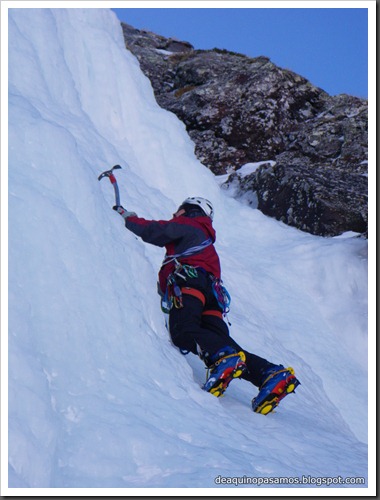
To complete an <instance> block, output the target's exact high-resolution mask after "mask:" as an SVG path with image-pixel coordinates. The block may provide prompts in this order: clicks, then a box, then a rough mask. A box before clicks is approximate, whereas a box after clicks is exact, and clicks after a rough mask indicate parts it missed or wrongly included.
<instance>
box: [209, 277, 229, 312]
mask: <svg viewBox="0 0 380 500" xmlns="http://www.w3.org/2000/svg"><path fill="white" fill-rule="evenodd" d="M210 278H211V280H212V291H213V292H214V295H215V298H216V300H217V301H218V305H219V307H220V308H221V310H222V311H223V315H224V316H225V315H227V314H228V313H229V311H230V304H231V295H230V294H229V293H228V290H227V288H226V287H225V286H224V285H223V281H222V280H221V279H220V278H216V277H215V276H212V275H210Z"/></svg>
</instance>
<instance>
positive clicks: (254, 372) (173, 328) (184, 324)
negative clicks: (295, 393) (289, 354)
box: [169, 271, 273, 387]
mask: <svg viewBox="0 0 380 500" xmlns="http://www.w3.org/2000/svg"><path fill="white" fill-rule="evenodd" d="M178 285H179V286H180V287H181V290H182V294H183V295H182V298H183V307H181V308H178V309H177V308H175V307H173V308H172V310H171V311H170V313H169V332H170V336H171V339H172V342H173V344H174V345H175V346H177V347H178V348H179V349H181V350H185V351H190V352H192V353H194V354H199V353H198V350H197V345H198V346H199V347H200V349H201V351H202V353H203V354H205V353H207V354H208V355H209V356H213V355H214V354H216V353H217V352H218V351H219V350H221V349H223V348H224V347H227V346H230V347H232V348H234V349H236V350H237V351H243V352H244V354H245V356H246V365H247V368H248V370H247V371H246V372H245V373H244V374H243V376H242V378H244V379H246V380H248V381H250V382H251V383H252V384H253V385H255V386H256V387H260V385H261V383H262V382H263V372H264V371H265V370H266V369H268V368H270V367H271V366H273V364H272V363H270V362H268V361H267V360H266V359H263V358H260V357H259V356H257V355H255V354H252V353H250V352H248V351H246V350H244V349H242V348H241V347H240V346H239V344H237V342H235V341H234V340H233V339H232V338H231V337H230V334H229V330H228V326H227V325H226V323H225V321H224V320H223V318H222V314H221V309H220V307H219V305H218V302H217V300H216V298H215V296H214V293H213V290H212V282H211V279H210V278H209V276H208V275H207V274H206V273H203V272H201V271H199V272H198V277H197V278H188V279H187V280H186V281H183V280H179V281H178Z"/></svg>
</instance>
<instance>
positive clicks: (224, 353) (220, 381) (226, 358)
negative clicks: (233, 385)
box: [203, 346, 247, 398]
mask: <svg viewBox="0 0 380 500" xmlns="http://www.w3.org/2000/svg"><path fill="white" fill-rule="evenodd" d="M246 369H247V366H246V364H245V354H244V353H243V352H242V351H240V352H237V351H236V350H235V349H233V348H232V347H229V346H227V347H225V348H223V349H221V350H220V351H218V352H217V353H216V354H214V355H213V356H212V357H211V358H210V359H209V370H210V373H209V375H208V378H207V380H206V383H205V384H204V386H203V389H204V390H205V391H207V392H210V393H211V394H213V395H214V396H216V397H217V398H218V397H220V396H222V395H223V394H224V392H225V390H226V389H227V387H228V385H229V383H230V382H231V380H233V379H234V378H239V377H241V376H242V374H243V373H244V372H245V370H246Z"/></svg>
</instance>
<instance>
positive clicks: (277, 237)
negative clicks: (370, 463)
mask: <svg viewBox="0 0 380 500" xmlns="http://www.w3.org/2000/svg"><path fill="white" fill-rule="evenodd" d="M193 150H194V147H193V144H192V142H191V141H190V139H189V138H188V136H187V134H186V132H185V128H184V125H183V124H182V123H180V122H179V121H178V119H177V118H176V117H175V116H174V115H173V114H171V113H168V112H166V111H164V110H162V109H160V108H159V107H158V105H157V104H156V102H155V100H154V96H153V92H152V89H151V86H150V83H149V82H148V80H147V79H146V78H145V77H144V76H143V74H142V73H141V71H140V69H139V65H138V62H137V60H136V59H135V58H134V57H133V56H132V55H131V54H130V53H129V52H127V51H126V50H125V49H124V45H123V38H122V33H121V29H120V26H119V22H118V20H117V19H116V17H115V15H114V14H113V13H112V12H111V11H110V10H108V9H92V8H89V9H52V10H50V9H29V8H28V9H25V8H18V9H16V8H14V9H10V10H9V172H8V176H9V256H8V258H9V289H8V302H9V309H8V311H9V312H8V322H9V335H8V363H9V381H8V382H9V384H8V387H9V389H8V390H9V408H8V409H9V422H8V436H9V441H8V455H9V476H8V486H9V489H8V490H6V493H8V494H10V495H11V494H16V493H17V492H18V494H20V492H21V491H22V494H24V495H25V494H26V495H27V494H28V491H37V490H35V489H39V488H47V490H43V491H44V492H45V493H44V494H47V493H46V492H49V494H51V495H54V494H55V491H60V490H58V489H60V488H115V490H114V491H115V492H116V491H119V490H118V488H121V489H122V490H120V491H121V492H122V493H124V494H125V492H126V491H129V490H126V489H129V488H138V490H137V491H138V492H143V491H145V489H147V491H148V494H149V492H152V491H154V489H155V488H170V489H173V491H174V489H177V488H186V490H185V491H186V492H189V491H190V489H191V488H207V489H208V490H207V491H209V492H211V491H214V490H213V489H214V488H218V490H217V491H219V492H220V493H221V494H222V490H221V489H222V488H226V487H231V484H226V483H224V484H221V483H222V479H221V478H222V477H235V478H238V479H239V478H240V479H239V480H241V481H242V479H241V478H244V477H246V478H251V480H252V481H253V483H254V484H244V485H243V484H242V485H239V486H238V488H239V491H245V494H247V493H249V490H250V489H251V488H257V487H258V486H257V482H259V481H261V479H260V478H263V479H262V481H267V482H269V481H273V478H278V477H289V478H290V484H288V485H287V486H288V488H290V489H289V491H293V493H292V494H294V488H295V487H300V488H301V489H302V491H303V492H305V488H308V487H311V488H318V486H319V483H320V482H321V479H318V478H326V477H332V478H335V479H334V482H336V481H337V479H336V478H337V477H338V476H341V477H342V478H347V477H363V478H365V479H366V483H365V484H364V485H357V486H359V487H362V488H363V487H364V488H368V479H367V478H368V476H367V445H366V442H367V365H368V361H367V242H366V241H365V240H362V239H359V238H357V237H356V235H354V234H346V235H343V236H342V237H339V238H326V239H324V238H319V237H315V236H311V235H308V234H306V233H301V232H299V231H297V230H295V229H292V228H289V227H287V226H285V225H283V224H281V223H279V222H277V221H274V220H272V219H269V218H267V217H265V216H264V215H262V214H261V213H260V212H259V211H258V210H253V209H251V208H249V207H247V206H245V205H244V204H241V203H239V202H237V201H236V200H234V199H232V198H231V197H230V196H228V193H226V192H225V191H223V190H221V189H220V187H219V184H218V179H216V178H215V177H214V176H213V175H212V174H211V173H210V172H209V171H208V170H207V169H206V168H204V167H203V166H202V165H201V164H200V163H199V162H198V161H197V159H196V157H195V156H194V152H193ZM259 160H263V159H262V158H259V159H258V161H259ZM117 163H119V164H120V165H122V167H123V168H122V170H119V171H117V173H116V176H117V179H118V183H119V187H120V192H121V201H122V203H123V204H124V206H126V207H127V208H129V209H131V210H134V211H136V212H137V213H138V214H139V215H140V216H143V217H146V218H159V219H166V218H170V217H171V214H172V213H173V211H174V209H175V208H176V207H177V206H178V205H179V203H180V202H181V201H182V200H183V199H184V198H185V197H187V196H191V195H200V196H206V197H207V198H209V199H211V200H212V202H213V203H214V205H215V209H216V217H215V228H216V231H217V237H218V240H217V249H218V251H219V253H220V257H221V262H222V268H223V279H224V283H225V285H226V286H227V288H228V290H229V292H230V293H231V296H232V310H231V313H230V315H229V319H230V321H231V323H232V326H231V335H232V336H233V337H234V338H235V339H236V340H237V341H238V342H239V343H241V344H242V345H243V346H244V347H246V348H247V349H248V350H251V351H253V352H255V353H257V354H259V355H261V356H263V357H267V358H268V359H269V360H271V361H273V362H279V363H284V364H286V365H290V366H293V367H294V368H295V370H296V374H297V376H298V378H299V379H300V381H301V383H302V385H301V386H300V387H299V389H297V393H296V394H295V395H291V396H289V397H288V398H286V400H284V402H283V403H282V405H281V406H280V407H279V409H278V411H277V412H276V413H275V414H271V415H268V416H266V417H264V416H261V415H256V414H254V413H253V412H252V411H251V409H250V401H251V399H252V397H253V396H255V395H256V393H257V389H256V388H255V387H253V386H252V385H250V384H249V383H248V382H246V381H235V382H234V383H232V384H231V386H230V388H229V390H228V392H227V394H226V396H225V397H224V398H222V399H220V400H219V399H216V398H214V397H212V396H211V395H209V394H207V393H205V392H203V391H202V390H201V388H200V386H201V384H202V383H203V381H204V377H205V370H204V367H203V366H202V363H201V361H200V360H199V359H197V358H196V357H194V356H193V357H192V358H190V357H189V356H187V357H185V356H182V355H181V354H180V353H179V352H178V351H177V350H176V349H175V348H174V347H173V346H172V345H171V344H170V342H169V338H168V334H167V331H166V329H165V326H164V318H163V315H162V313H161V311H160V307H159V298H158V295H157V294H156V276H157V271H158V268H159V266H160V263H161V260H162V258H163V251H162V249H160V248H156V247H153V246H149V245H145V244H144V243H143V242H142V241H141V240H139V239H137V238H136V237H135V236H134V235H133V234H132V233H129V232H128V231H127V230H126V229H125V228H124V227H123V220H122V218H121V217H120V216H119V215H118V214H117V213H115V212H114V211H112V209H111V207H112V205H113V202H114V193H113V189H112V186H111V184H110V183H109V182H108V180H107V179H104V180H102V181H101V182H98V180H97V176H98V175H99V174H100V173H101V172H102V171H103V170H105V169H108V168H110V167H111V166H112V165H114V164H117ZM3 345H4V344H3ZM3 463H4V461H3ZM215 478H219V479H215ZM295 478H306V479H303V484H302V485H296V484H294V483H295V481H296V479H295ZM238 479H235V481H236V482H237V481H238ZM307 480H309V483H310V482H311V484H308V483H307ZM225 481H226V480H225ZM255 483H256V484H255ZM2 484H3V486H2V488H6V484H7V482H6V478H3V480H2ZM267 486H268V485H265V484H263V485H262V486H261V488H262V489H261V490H260V491H262V492H263V491H264V490H263V488H266V487H267ZM277 486H278V485H277ZM281 486H284V485H281ZM285 486H286V485H285ZM341 487H344V488H346V491H347V492H348V491H349V488H351V487H352V485H347V484H345V485H339V486H338V485H337V484H332V485H331V486H330V487H329V488H326V489H328V491H329V492H330V493H331V494H334V491H338V489H340V488H341ZM20 488H29V489H30V490H20ZM50 488H51V489H52V490H50ZM232 488H235V489H234V492H237V490H236V486H232ZM321 488H323V486H320V487H319V490H318V491H320V489H321ZM65 491H72V490H65ZM78 491H79V493H76V494H77V495H80V494H81V492H82V491H84V490H78ZM107 491H109V490H107ZM168 491H169V493H167V494H169V495H170V494H171V493H170V491H172V490H168ZM195 491H202V490H195ZM276 491H277V492H279V491H282V489H281V490H276ZM313 491H314V490H313ZM108 494H110V493H108ZM137 494H141V493H137ZM206 494H207V493H206Z"/></svg>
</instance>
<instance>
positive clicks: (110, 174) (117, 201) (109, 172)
mask: <svg viewBox="0 0 380 500" xmlns="http://www.w3.org/2000/svg"><path fill="white" fill-rule="evenodd" d="M118 168H121V166H120V165H114V166H113V167H112V168H111V170H105V171H104V172H103V173H101V174H100V175H99V177H98V181H100V180H102V179H103V178H104V177H108V178H109V180H110V182H111V184H112V185H113V188H114V190H115V204H116V205H117V206H119V205H120V193H119V186H118V185H117V181H116V177H115V176H114V175H113V171H114V170H115V169H118Z"/></svg>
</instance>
